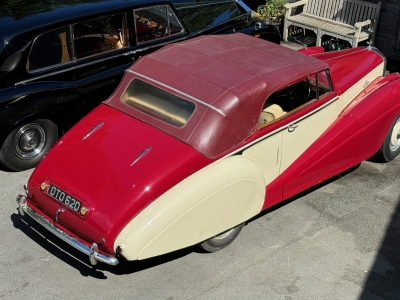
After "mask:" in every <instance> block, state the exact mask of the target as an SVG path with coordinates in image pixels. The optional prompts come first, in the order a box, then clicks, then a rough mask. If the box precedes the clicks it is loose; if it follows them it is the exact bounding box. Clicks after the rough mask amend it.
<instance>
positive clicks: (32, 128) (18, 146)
mask: <svg viewBox="0 0 400 300" xmlns="http://www.w3.org/2000/svg"><path fill="white" fill-rule="evenodd" d="M45 144H46V133H45V131H44V129H43V128H42V126H40V124H37V123H30V124H26V125H24V126H22V127H21V128H20V129H19V130H18V132H17V134H16V135H15V137H14V143H13V147H14V151H15V154H16V155H17V156H18V157H19V158H21V159H31V158H33V157H35V156H37V155H38V154H39V153H40V152H42V150H43V148H44V146H45Z"/></svg>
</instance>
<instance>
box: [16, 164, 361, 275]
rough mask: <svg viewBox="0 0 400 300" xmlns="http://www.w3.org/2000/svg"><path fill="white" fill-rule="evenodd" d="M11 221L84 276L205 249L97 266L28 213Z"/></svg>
mask: <svg viewBox="0 0 400 300" xmlns="http://www.w3.org/2000/svg"><path fill="white" fill-rule="evenodd" d="M359 166H360V164H358V165H356V166H355V167H353V168H351V169H349V170H347V171H345V172H343V173H340V174H338V175H336V176H334V177H332V178H330V179H328V180H326V181H324V182H322V183H320V184H318V185H316V186H313V187H311V188H309V189H307V190H305V191H304V192H302V193H300V194H298V195H296V196H293V197H291V198H289V199H287V200H285V201H283V202H280V203H278V204H276V205H274V206H272V207H271V208H269V209H267V210H265V211H263V212H261V213H260V214H258V215H257V216H255V217H254V218H252V219H250V220H248V221H247V222H246V224H248V223H250V222H253V221H254V220H256V219H258V218H260V217H262V216H264V215H266V214H268V213H270V212H272V211H275V210H277V209H279V208H281V207H283V206H285V205H287V204H289V203H291V202H293V201H295V200H297V199H299V198H301V197H304V196H305V195H307V194H309V193H312V192H313V191H315V190H317V189H320V188H321V187H323V186H325V185H328V184H330V183H332V182H334V181H335V180H337V179H339V178H340V177H343V176H345V175H346V174H348V173H351V172H353V171H354V170H356V169H357V168H358V167H359ZM11 221H12V222H13V225H14V227H15V228H16V229H19V230H21V231H22V232H23V233H24V234H25V235H26V236H27V237H29V238H30V239H32V240H33V241H34V242H36V243H37V244H39V245H40V246H41V247H43V248H44V249H45V250H46V251H47V252H49V253H51V254H53V255H54V256H56V257H57V258H58V259H60V260H62V261H63V262H65V263H66V264H68V265H70V266H72V267H74V268H75V269H77V270H78V271H79V272H80V273H81V275H82V276H85V277H93V278H97V279H107V276H106V275H105V273H104V272H110V273H112V274H115V275H124V274H132V273H136V272H140V271H143V270H146V269H149V268H153V267H155V266H158V265H162V264H164V263H168V262H171V261H174V260H176V259H180V258H182V257H184V256H186V255H189V254H191V253H203V252H204V251H203V250H201V249H200V248H198V247H196V246H192V247H188V248H185V249H181V250H178V251H175V252H171V253H168V254H164V255H161V256H157V257H153V258H149V259H145V260H139V261H127V260H125V259H124V258H123V257H119V260H120V263H119V264H118V265H117V266H109V265H107V264H103V263H98V264H97V265H95V266H92V265H91V264H90V263H89V258H88V257H87V256H86V255H84V254H83V253H81V252H80V251H78V250H76V249H75V248H73V247H72V246H70V245H68V244H66V243H65V242H63V241H62V240H60V239H59V238H57V237H56V236H54V235H53V234H51V233H50V232H48V231H47V230H46V229H45V228H43V227H42V226H41V225H40V224H38V223H36V222H35V221H34V220H32V219H30V218H29V217H27V216H26V217H25V216H21V215H19V214H18V213H17V212H16V213H15V214H12V215H11Z"/></svg>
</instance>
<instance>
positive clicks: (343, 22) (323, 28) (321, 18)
mask: <svg viewBox="0 0 400 300" xmlns="http://www.w3.org/2000/svg"><path fill="white" fill-rule="evenodd" d="M381 5H382V2H378V3H371V2H366V1H360V0H301V1H297V2H294V3H288V4H285V7H286V9H287V11H286V16H285V22H284V29H283V40H284V41H286V42H287V40H288V35H289V30H290V29H289V27H290V26H291V25H294V26H297V27H300V28H303V29H304V30H305V29H309V30H313V31H314V32H315V34H316V35H317V39H316V46H321V38H322V36H323V35H329V36H332V37H335V38H338V39H342V40H345V41H348V42H349V43H350V44H351V46H352V47H357V45H358V43H359V42H361V41H365V40H369V41H370V43H371V45H373V43H374V39H375V32H376V26H377V24H378V19H379V13H380V10H381ZM301 6H303V9H302V12H300V13H297V11H298V10H301ZM304 30H303V32H304Z"/></svg>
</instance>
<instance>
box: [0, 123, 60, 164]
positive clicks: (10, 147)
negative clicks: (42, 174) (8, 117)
mask: <svg viewBox="0 0 400 300" xmlns="http://www.w3.org/2000/svg"><path fill="white" fill-rule="evenodd" d="M57 139H58V129H57V125H56V124H54V123H53V122H52V121H50V120H46V119H38V120H35V121H32V122H29V123H26V124H23V125H20V126H19V127H17V128H15V129H14V130H13V131H12V132H11V133H10V134H9V135H8V137H7V138H6V140H5V142H4V144H3V146H2V147H1V150H0V162H1V163H2V164H3V165H4V166H5V167H7V168H9V169H11V170H13V171H23V170H27V169H30V168H33V167H35V166H36V165H37V164H38V163H39V161H40V160H41V159H42V158H43V156H44V155H45V154H46V153H47V151H49V149H50V148H51V146H53V144H54V143H55V142H56V141H57Z"/></svg>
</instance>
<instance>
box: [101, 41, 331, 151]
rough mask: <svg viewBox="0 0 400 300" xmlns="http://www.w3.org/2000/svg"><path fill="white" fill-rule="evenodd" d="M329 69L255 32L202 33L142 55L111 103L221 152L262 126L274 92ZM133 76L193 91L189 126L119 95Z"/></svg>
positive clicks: (206, 148) (181, 91) (167, 87)
mask: <svg viewBox="0 0 400 300" xmlns="http://www.w3.org/2000/svg"><path fill="white" fill-rule="evenodd" d="M326 68H328V65H327V64H326V63H325V62H323V61H321V60H318V59H316V58H314V57H310V56H307V55H304V54H302V53H299V52H297V51H293V50H291V49H288V48H285V47H282V46H279V45H276V44H273V43H270V42H267V41H264V40H261V39H257V38H254V37H252V36H248V35H244V34H231V35H212V36H202V37H198V38H195V39H191V40H189V41H185V42H181V43H177V44H171V45H168V46H165V47H163V48H162V49H160V50H158V51H156V52H154V53H153V54H150V55H147V56H145V57H143V58H141V59H140V60H138V61H137V62H136V63H135V64H133V66H132V67H131V68H129V69H128V70H127V72H126V75H125V77H124V80H123V83H122V84H121V85H120V87H119V92H118V91H117V93H116V94H115V95H114V99H113V100H110V101H109V102H111V103H112V105H113V106H116V107H118V108H119V109H122V110H124V111H126V112H127V113H129V114H132V115H134V116H135V117H137V118H139V119H142V120H143V121H145V122H147V123H150V124H152V125H154V126H156V127H158V128H160V129H161V130H164V131H166V132H168V133H170V134H172V135H174V136H176V137H177V138H179V139H181V140H183V141H185V142H187V143H189V144H190V145H192V146H193V147H195V148H196V149H197V150H198V151H200V152H201V153H203V154H204V155H206V156H208V157H215V156H218V155H220V154H222V153H224V152H226V151H228V150H229V149H231V148H233V147H235V146H236V145H238V144H239V143H241V142H242V141H243V140H244V139H245V138H247V137H249V136H250V135H251V134H252V133H253V132H254V131H255V130H256V127H257V121H258V118H259V115H260V112H261V110H262V106H263V104H264V102H265V99H266V98H267V97H268V96H269V95H270V94H271V93H273V92H274V91H276V90H278V89H281V88H282V87H284V86H285V85H287V84H289V83H291V82H293V81H296V80H298V79H300V78H303V77H305V76H307V75H308V74H312V73H316V72H318V71H320V70H322V69H326ZM133 78H140V79H141V80H144V81H146V82H148V83H151V84H153V85H155V86H158V87H159V88H162V89H164V90H166V91H168V92H170V93H173V94H175V95H177V96H180V97H183V98H185V94H186V95H190V96H191V97H193V98H195V100H197V101H196V102H195V103H196V111H195V113H194V114H193V116H192V117H191V119H190V120H189V121H188V123H187V124H186V125H185V126H184V127H182V128H175V127H173V126H171V125H169V124H166V123H164V122H162V121H160V120H156V119H154V118H152V117H150V116H147V115H145V114H144V113H140V112H139V111H134V109H132V108H129V107H126V106H125V105H123V104H122V103H120V102H119V97H120V95H121V94H122V93H123V91H124V90H125V88H126V85H127V84H129V82H130V81H131V80H132V79H133ZM193 98H192V99H188V100H193Z"/></svg>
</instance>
